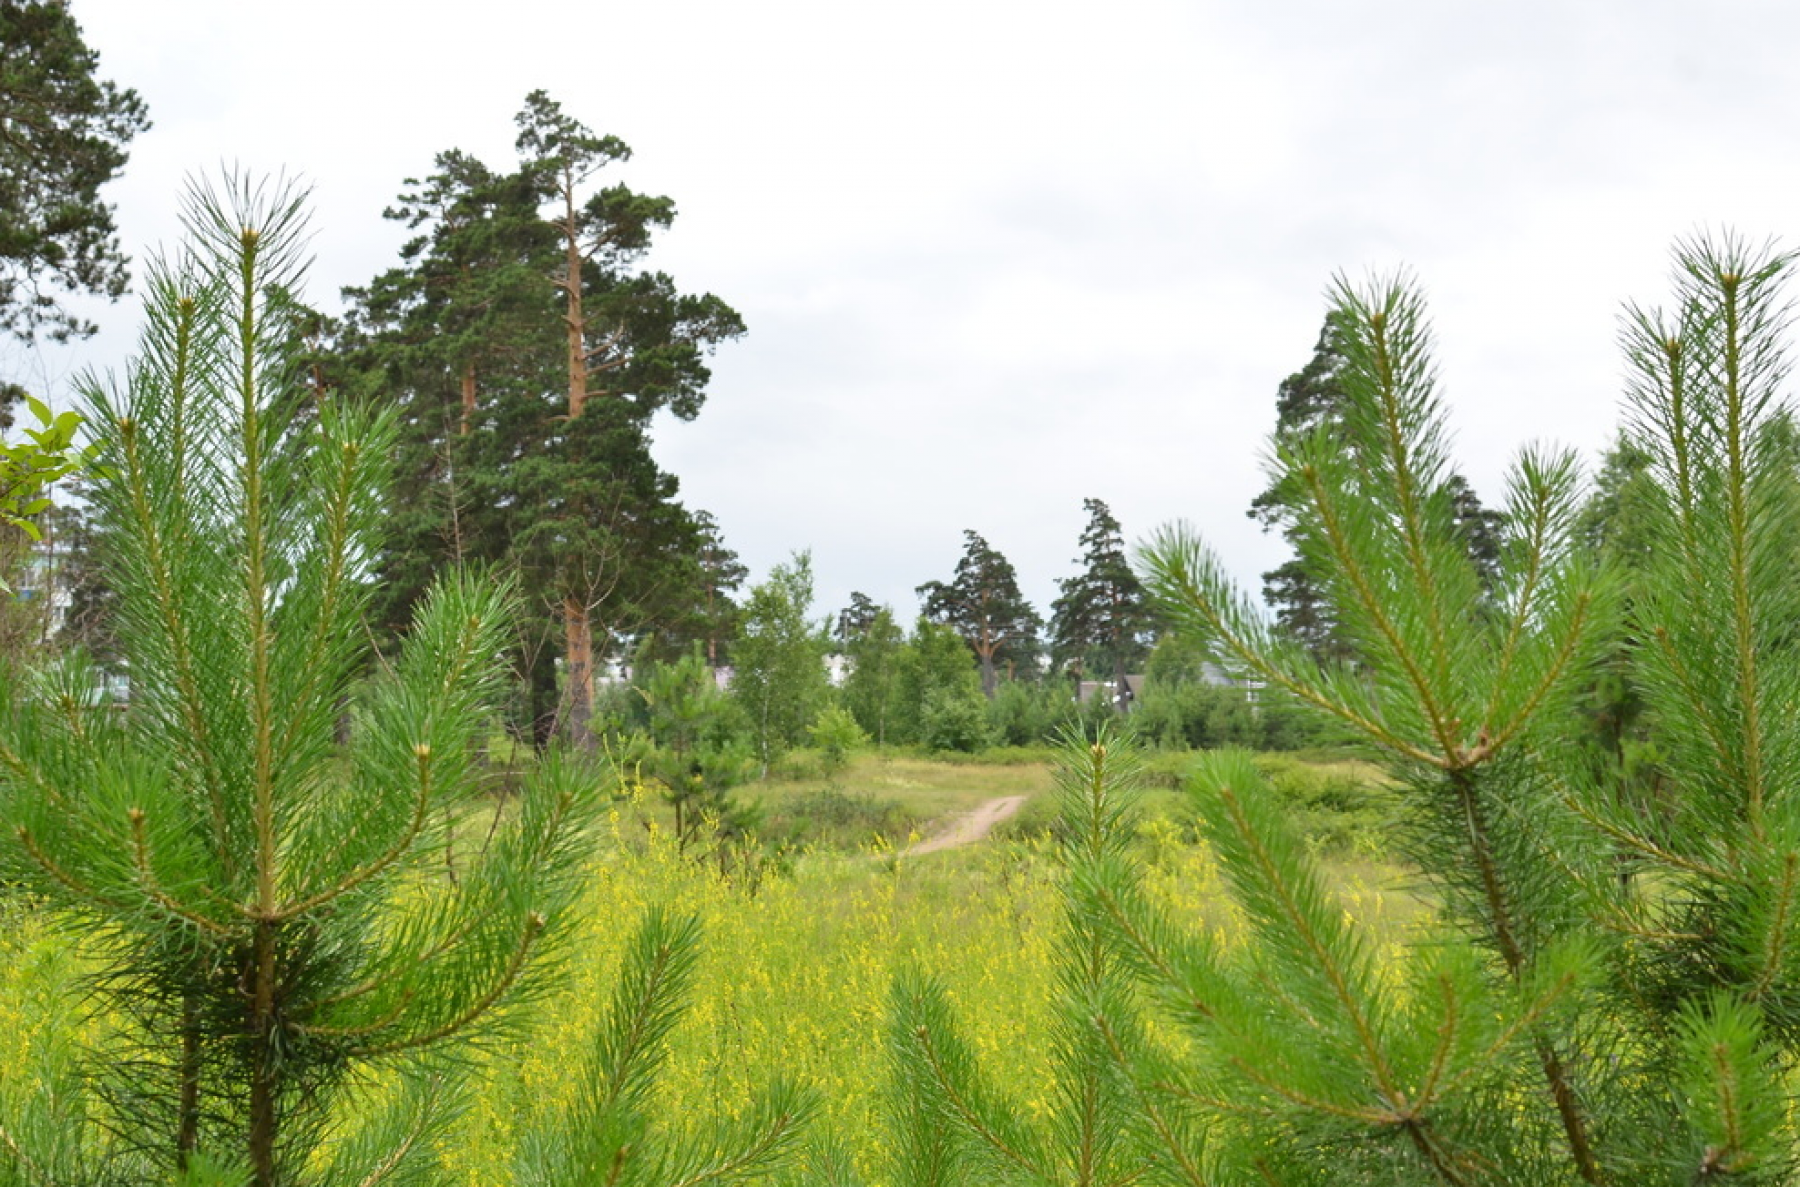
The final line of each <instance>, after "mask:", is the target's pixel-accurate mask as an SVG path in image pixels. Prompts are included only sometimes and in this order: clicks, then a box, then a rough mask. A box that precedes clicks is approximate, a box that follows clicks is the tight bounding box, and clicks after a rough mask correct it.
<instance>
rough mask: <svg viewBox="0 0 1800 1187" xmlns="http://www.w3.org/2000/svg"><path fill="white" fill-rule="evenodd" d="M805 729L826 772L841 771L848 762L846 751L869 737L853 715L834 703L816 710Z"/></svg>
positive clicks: (866, 741)
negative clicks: (810, 722)
mask: <svg viewBox="0 0 1800 1187" xmlns="http://www.w3.org/2000/svg"><path fill="white" fill-rule="evenodd" d="M808 732H809V733H810V734H811V735H812V744H813V745H814V746H816V747H818V750H819V758H820V761H821V762H822V763H823V764H824V766H825V773H826V774H827V775H834V774H836V773H837V772H838V771H841V770H843V769H844V764H845V763H847V762H849V761H850V752H851V751H853V750H856V749H857V748H859V747H861V746H866V745H868V742H869V736H868V735H867V734H865V733H863V731H862V727H861V726H859V725H857V724H856V718H854V717H852V716H851V715H850V713H849V711H848V710H845V709H842V708H840V707H838V706H837V705H827V706H826V707H825V708H823V709H820V710H819V715H818V716H817V717H815V718H814V719H813V723H812V726H811V727H810V728H809V730H808Z"/></svg>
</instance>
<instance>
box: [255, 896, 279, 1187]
mask: <svg viewBox="0 0 1800 1187" xmlns="http://www.w3.org/2000/svg"><path fill="white" fill-rule="evenodd" d="M251 959H252V961H253V962H254V963H255V967H254V968H253V969H252V970H251V971H250V976H251V994H252V996H251V1005H250V1011H251V1012H250V1149H249V1155H250V1173H251V1176H252V1178H251V1181H252V1182H253V1183H254V1184H255V1187H275V1142H276V1136H277V1131H278V1125H279V1119H278V1117H277V1114H276V1102H275V1096H276V1083H277V1080H278V1079H279V1077H280V1075H281V1072H280V1068H279V1066H278V1064H279V1055H278V1053H277V1051H276V1044H275V1042H274V1030H275V1026H276V1020H275V924H274V923H272V922H270V921H269V920H268V919H261V920H258V921H257V924H256V938H255V941H254V943H253V946H252V950H251Z"/></svg>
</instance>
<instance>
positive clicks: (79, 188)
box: [0, 0, 150, 420]
mask: <svg viewBox="0 0 1800 1187" xmlns="http://www.w3.org/2000/svg"><path fill="white" fill-rule="evenodd" d="M98 66H99V58H98V56H97V55H96V54H95V53H94V51H93V50H91V49H89V48H88V46H87V44H86V43H85V42H83V41H82V39H81V27H80V26H79V25H77V24H76V23H75V18H74V16H73V15H72V14H71V13H70V11H69V6H68V5H67V4H65V3H61V2H58V0H8V2H7V3H5V4H0V95H5V96H6V134H5V136H3V137H0V329H4V330H6V331H8V332H10V333H12V334H14V335H17V336H18V337H20V338H23V339H25V340H27V341H29V340H30V339H31V338H32V337H33V335H34V334H35V333H36V332H37V331H38V330H47V331H48V333H49V336H50V337H51V338H53V339H56V340H58V341H63V340H67V339H68V338H70V337H72V336H80V337H85V336H87V335H89V334H91V333H93V332H94V327H93V326H92V325H91V324H89V323H88V322H85V321H83V320H81V319H80V318H79V317H77V316H75V315H74V314H72V313H70V312H69V311H68V310H66V309H64V308H63V307H62V305H61V304H60V303H59V301H58V299H57V296H56V294H55V292H54V291H53V290H52V288H51V285H52V284H54V286H55V288H57V289H61V290H63V291H65V292H70V293H92V294H94V295H96V296H103V297H107V298H109V299H112V300H117V299H118V298H119V297H120V296H122V295H124V292H125V285H126V273H125V256H124V255H123V253H121V252H120V251H119V243H118V240H117V238H116V237H115V232H114V227H113V217H112V208H111V207H110V206H108V205H107V204H106V203H104V202H102V201H101V200H100V188H101V187H102V186H104V185H105V184H106V183H107V182H109V181H111V180H112V179H113V178H114V177H116V176H117V175H118V173H119V170H120V169H122V168H124V165H125V146H126V144H127V143H129V142H130V140H131V138H132V137H133V136H135V135H137V134H138V133H139V132H142V131H143V130H144V129H146V128H148V127H149V126H150V121H149V120H148V118H146V116H145V114H144V105H143V103H142V101H141V100H139V98H138V96H137V93H136V92H135V91H131V90H120V89H119V88H118V87H115V86H114V85H113V84H112V83H110V82H107V81H105V80H103V79H99V78H96V77H95V71H96V69H97V68H98ZM44 419H45V420H48V419H49V418H48V417H44Z"/></svg>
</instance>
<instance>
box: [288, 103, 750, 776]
mask: <svg viewBox="0 0 1800 1187" xmlns="http://www.w3.org/2000/svg"><path fill="white" fill-rule="evenodd" d="M517 122H518V126H519V136H518V141H517V146H516V147H517V150H518V158H517V161H516V162H515V164H514V166H513V167H512V168H496V167H492V166H489V165H487V164H484V163H483V162H482V161H480V160H478V159H476V158H474V157H472V156H470V155H469V154H467V153H463V152H456V151H451V152H446V153H442V154H440V155H439V157H438V158H437V161H436V168H435V171H434V172H433V173H432V174H431V175H430V176H428V177H426V178H424V179H423V180H422V181H421V180H408V181H407V183H406V186H407V189H406V190H405V191H404V192H403V193H402V194H401V196H400V199H399V203H398V204H397V205H396V207H395V208H394V209H392V210H390V211H389V212H388V213H389V215H390V217H393V218H395V219H396V220H399V221H402V222H404V223H405V224H406V225H407V226H408V227H409V228H411V229H414V230H416V231H417V232H418V235H417V237H416V238H414V239H413V240H412V241H411V242H409V243H408V244H407V245H406V246H405V248H403V249H402V253H401V254H402V263H401V264H400V266H398V267H396V268H394V269H391V270H389V271H388V272H385V273H383V274H382V275H380V276H378V277H376V278H375V279H374V280H373V281H371V283H370V284H369V285H368V286H367V287H366V288H363V289H359V290H353V291H352V292H351V293H350V294H349V296H350V298H351V301H352V310H351V313H350V315H349V318H348V320H347V324H346V325H344V326H342V327H337V328H336V332H335V335H327V337H328V338H334V340H332V341H328V342H326V343H325V344H324V348H323V350H322V351H321V357H320V358H319V360H318V363H319V369H320V371H321V373H322V374H324V375H325V377H326V381H327V383H329V384H335V385H337V386H339V387H340V388H341V389H343V390H347V391H350V392H359V393H360V392H368V393H370V394H372V395H377V396H379V398H381V399H382V400H384V401H386V402H389V403H391V404H393V406H394V407H395V410H396V415H397V416H398V418H399V421H400V425H401V433H400V456H401V474H400V483H399V486H398V488H397V490H396V497H395V498H394V500H393V503H392V510H393V518H394V523H395V527H396V531H395V533H394V536H393V538H392V539H391V540H390V541H389V542H388V543H387V546H386V547H385V548H384V549H383V551H382V552H381V554H380V555H379V556H378V557H377V559H376V567H377V571H378V574H379V577H380V582H379V588H380V590H381V593H380V595H379V601H378V614H379V617H380V621H381V623H382V624H383V625H384V626H385V627H387V628H388V630H389V631H391V632H395V633H397V632H398V631H399V630H400V629H401V628H402V627H403V625H404V623H405V621H406V618H407V615H408V614H409V613H410V607H411V606H412V604H413V602H414V601H415V600H416V599H417V598H418V597H419V596H420V593H421V591H422V590H424V589H425V588H426V587H427V585H428V584H429V582H430V580H431V578H432V576H433V575H434V574H435V573H436V572H438V571H439V570H440V569H441V568H443V567H444V566H446V565H448V564H451V563H455V562H458V561H468V560H480V561H486V562H488V563H492V564H494V565H497V566H500V567H504V568H508V569H516V570H518V571H519V572H520V574H521V577H522V584H523V586H524V588H525V589H526V590H527V591H529V593H530V594H531V595H532V596H531V597H530V598H529V599H527V602H526V605H525V609H526V611H527V613H528V615H529V617H528V619H527V622H526V626H525V630H524V631H523V638H522V639H521V640H520V642H519V644H518V645H517V647H516V649H515V662H516V664H517V666H518V669H519V674H520V676H521V678H522V679H523V680H524V681H525V682H526V684H527V687H528V699H529V704H528V706H527V708H526V709H525V711H524V716H525V717H526V718H527V726H528V728H529V729H530V730H531V732H532V733H533V735H534V737H535V739H536V741H537V742H538V743H539V744H540V745H542V744H545V743H547V742H548V741H549V738H550V735H551V734H552V732H553V731H554V729H555V728H556V727H557V725H558V723H559V722H560V723H561V724H562V725H564V726H567V727H568V728H569V730H570V731H572V733H573V734H574V735H575V736H578V737H582V738H586V737H588V736H589V735H590V734H591V732H592V731H591V730H590V729H589V719H590V717H591V710H592V705H591V703H590V700H589V692H590V680H591V677H592V675H593V673H594V671H595V670H596V665H598V664H599V663H600V662H601V660H603V659H604V658H605V656H606V655H607V654H608V653H609V651H610V650H611V649H612V648H613V647H614V645H615V644H616V643H617V642H618V641H619V640H620V639H622V638H625V637H629V636H633V635H640V634H643V633H645V632H647V631H655V633H656V635H657V637H658V639H659V640H661V641H662V643H663V644H664V645H665V646H668V647H670V648H671V649H672V651H673V654H676V655H679V654H681V652H682V651H684V650H685V649H686V646H687V643H688V642H689V641H691V640H704V641H705V642H706V644H707V646H708V659H709V662H711V663H713V664H715V665H716V664H718V663H720V662H722V659H723V656H722V653H721V647H722V645H723V644H724V642H725V640H726V639H727V637H728V635H729V632H730V629H731V623H732V615H733V605H732V597H731V591H732V590H733V589H735V588H736V586H737V584H738V583H739V582H740V581H741V580H742V577H743V570H742V567H741V566H739V565H738V564H737V562H736V558H735V557H733V556H732V555H731V553H730V550H729V549H727V548H725V546H724V544H723V541H722V540H721V538H720V535H719V532H718V529H717V525H716V524H715V523H713V522H712V521H711V520H710V518H705V517H702V516H701V515H699V514H695V513H690V512H689V510H688V509H687V508H685V507H684V506H682V505H681V503H680V502H679V501H678V499H677V495H678V493H679V484H678V483H677V481H676V479H675V478H674V476H672V475H670V474H668V473H667V472H665V471H664V470H663V469H662V468H661V467H660V466H659V465H657V463H656V461H655V459H654V457H653V456H652V454H651V450H650V444H651V425H652V420H653V418H654V417H655V415H656V414H657V413H658V412H659V411H662V410H665V409H666V410H668V411H670V412H672V413H673V414H675V415H676V416H678V417H681V418H682V419H692V418H693V417H694V416H696V415H697V414H698V413H699V411H700V408H701V407H702V405H703V404H704V401H705V391H706V385H707V383H708V382H709V380H710V377H711V373H710V369H709V367H708V366H707V356H708V355H709V354H710V352H711V351H712V349H713V348H714V347H716V346H717V345H718V344H719V343H721V342H724V341H728V340H730V339H732V338H735V337H738V336H739V335H741V334H742V333H743V332H744V327H743V322H742V320H741V319H740V318H739V317H738V315H737V314H736V313H735V312H734V311H733V310H732V309H731V308H730V307H729V306H727V305H726V304H725V303H724V302H722V301H720V300H719V299H718V298H717V297H714V296H712V295H711V294H698V295H696V294H688V293H682V292H680V291H679V290H677V288H676V287H675V284H674V282H673V280H672V279H671V278H670V277H669V276H667V275H665V274H663V273H660V272H655V271H649V270H646V269H645V268H644V267H643V266H642V265H643V259H644V257H645V255H646V254H647V253H648V252H649V251H650V249H651V247H652V245H653V241H654V239H655V237H656V236H657V235H658V234H659V233H660V232H661V231H663V230H665V229H667V228H668V227H669V226H670V225H671V224H672V222H673V219H674V215H675V208H674V203H673V202H672V201H671V200H670V199H669V198H666V197H654V196H648V195H641V194H636V193H634V192H633V191H631V190H630V189H628V188H627V187H625V186H623V185H621V184H618V183H616V182H615V183H612V184H608V185H604V186H601V185H599V184H598V183H597V179H598V178H599V177H601V176H602V175H603V174H605V173H606V171H607V170H609V169H611V168H613V167H615V166H617V165H620V164H622V163H623V162H625V161H627V160H628V159H629V157H630V151H629V149H628V148H627V147H626V146H625V145H624V144H623V143H622V142H620V141H619V140H618V139H617V138H615V137H610V136H599V135H596V134H594V133H593V132H591V131H590V130H589V129H587V128H586V127H584V126H583V125H582V124H581V123H580V122H579V121H577V120H575V119H573V118H572V117H570V116H569V115H568V114H567V113H565V112H563V111H562V109H561V108H560V107H559V106H558V105H557V104H556V103H555V102H554V101H553V100H551V99H550V98H549V97H548V96H547V95H545V94H544V93H543V92H541V91H540V92H534V93H532V94H531V95H530V96H528V97H527V99H526V102H525V106H524V109H523V110H522V111H521V112H520V113H519V116H518V121H517ZM546 211H547V212H549V213H548V214H546ZM559 658H560V659H561V660H562V661H563V663H562V665H561V670H562V671H563V673H564V674H565V677H566V678H565V679H562V680H561V681H560V682H559V679H558V671H559V666H558V663H557V661H558V659H559Z"/></svg>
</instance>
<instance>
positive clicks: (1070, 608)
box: [1050, 499, 1151, 708]
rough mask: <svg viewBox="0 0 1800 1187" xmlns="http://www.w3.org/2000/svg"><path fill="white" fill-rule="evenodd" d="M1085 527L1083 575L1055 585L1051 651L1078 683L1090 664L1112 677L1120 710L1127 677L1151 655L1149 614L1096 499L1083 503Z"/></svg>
mask: <svg viewBox="0 0 1800 1187" xmlns="http://www.w3.org/2000/svg"><path fill="white" fill-rule="evenodd" d="M1082 506H1083V507H1085V508H1086V509H1087V512H1088V524H1087V527H1086V528H1084V529H1083V530H1082V533H1081V547H1082V555H1081V556H1080V557H1079V558H1077V561H1076V563H1077V564H1080V565H1081V566H1082V568H1081V571H1080V572H1078V573H1077V574H1075V576H1073V577H1068V578H1065V579H1063V580H1062V581H1060V582H1058V585H1059V587H1060V588H1061V590H1062V595H1061V596H1060V597H1058V598H1057V599H1056V601H1055V602H1054V603H1052V605H1051V614H1050V633H1051V639H1052V643H1051V647H1052V650H1053V654H1054V655H1055V658H1056V662H1057V663H1059V664H1061V665H1062V666H1063V667H1064V668H1065V669H1066V670H1068V671H1070V672H1072V673H1073V674H1074V676H1075V678H1076V679H1077V680H1079V679H1080V678H1081V675H1082V674H1083V673H1084V672H1086V671H1087V670H1088V665H1089V664H1090V663H1092V664H1095V665H1097V666H1098V667H1100V668H1102V669H1103V670H1105V671H1108V672H1110V673H1112V678H1113V687H1114V688H1115V689H1116V690H1118V691H1117V696H1118V698H1119V701H1118V703H1119V705H1120V706H1121V708H1122V707H1123V706H1124V703H1125V701H1124V697H1125V695H1126V693H1125V687H1126V683H1125V677H1126V674H1127V673H1128V672H1129V671H1130V669H1131V668H1132V667H1133V666H1134V665H1136V664H1140V663H1142V662H1143V660H1144V657H1145V656H1146V655H1147V654H1148V652H1149V634H1150V626H1151V620H1150V610H1149V606H1148V605H1147V604H1146V601H1145V598H1144V588H1143V586H1142V585H1140V584H1139V582H1138V579H1137V575H1136V574H1135V573H1133V572H1132V571H1131V561H1130V559H1129V558H1127V556H1126V555H1125V537H1124V534H1123V533H1122V532H1121V531H1120V529H1119V521H1118V520H1116V519H1114V518H1113V514H1112V511H1111V510H1110V509H1109V508H1108V507H1107V505H1106V504H1105V503H1103V502H1101V501H1100V500H1099V499H1084V500H1083V501H1082Z"/></svg>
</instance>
